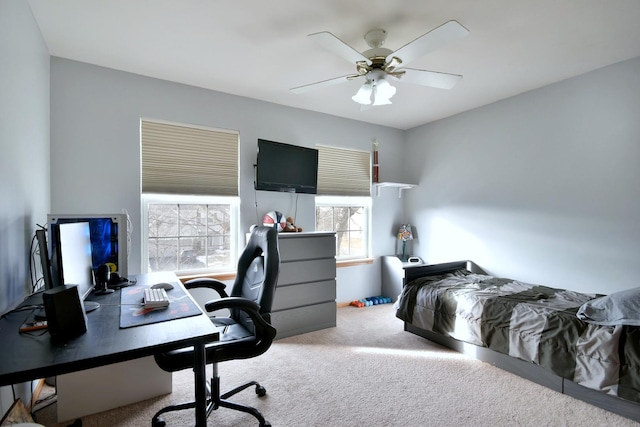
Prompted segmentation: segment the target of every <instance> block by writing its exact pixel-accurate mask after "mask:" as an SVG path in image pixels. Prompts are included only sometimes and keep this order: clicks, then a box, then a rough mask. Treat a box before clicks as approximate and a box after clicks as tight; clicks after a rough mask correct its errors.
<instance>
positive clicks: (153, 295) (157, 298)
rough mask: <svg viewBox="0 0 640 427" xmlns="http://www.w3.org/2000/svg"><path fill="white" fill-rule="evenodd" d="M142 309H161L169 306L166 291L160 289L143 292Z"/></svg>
mask: <svg viewBox="0 0 640 427" xmlns="http://www.w3.org/2000/svg"><path fill="white" fill-rule="evenodd" d="M142 305H143V306H144V308H162V307H168V306H169V297H168V296H167V291H165V290H164V289H162V288H159V289H151V288H146V289H145V290H144V298H143V299H142Z"/></svg>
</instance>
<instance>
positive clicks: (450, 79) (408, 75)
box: [395, 68, 462, 89]
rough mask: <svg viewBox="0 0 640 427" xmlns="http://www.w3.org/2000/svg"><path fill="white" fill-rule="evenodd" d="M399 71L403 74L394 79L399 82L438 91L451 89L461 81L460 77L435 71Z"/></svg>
mask: <svg viewBox="0 0 640 427" xmlns="http://www.w3.org/2000/svg"><path fill="white" fill-rule="evenodd" d="M400 70H402V71H404V74H403V75H401V76H395V77H396V78H398V79H399V80H400V81H401V82H405V83H413V84H418V85H422V86H430V87H435V88H438V89H451V88H453V87H454V86H455V85H456V84H457V83H458V82H459V81H460V80H462V76H460V75H458V74H448V73H438V72H436V71H427V70H415V69H413V68H401V69H400ZM400 70H398V71H400Z"/></svg>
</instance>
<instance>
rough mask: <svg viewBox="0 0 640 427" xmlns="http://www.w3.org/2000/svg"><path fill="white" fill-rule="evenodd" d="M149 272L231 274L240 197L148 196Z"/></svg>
mask: <svg viewBox="0 0 640 427" xmlns="http://www.w3.org/2000/svg"><path fill="white" fill-rule="evenodd" d="M143 202H144V212H145V213H146V215H145V219H146V220H147V223H146V224H145V226H144V229H145V230H146V231H147V237H146V239H145V241H146V242H147V250H146V251H145V254H146V255H145V258H144V259H147V260H148V267H147V271H180V272H197V271H199V270H207V271H230V270H232V269H233V267H234V265H235V263H236V258H235V255H234V254H236V253H237V242H236V240H237V239H236V237H235V236H236V235H237V233H236V232H235V230H237V229H238V227H237V224H236V223H237V220H236V218H237V216H238V214H237V210H238V206H237V205H238V203H237V198H229V197H204V196H199V197H193V196H175V195H164V194H163V195H159V194H145V195H144V196H143Z"/></svg>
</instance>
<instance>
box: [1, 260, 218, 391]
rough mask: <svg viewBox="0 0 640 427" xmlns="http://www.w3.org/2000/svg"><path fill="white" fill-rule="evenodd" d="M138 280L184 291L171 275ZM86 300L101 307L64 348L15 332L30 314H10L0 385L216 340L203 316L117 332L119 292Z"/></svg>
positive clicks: (4, 327) (4, 324)
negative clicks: (179, 288) (166, 284)
mask: <svg viewBox="0 0 640 427" xmlns="http://www.w3.org/2000/svg"><path fill="white" fill-rule="evenodd" d="M136 279H137V280H138V283H137V285H136V286H149V285H151V284H154V283H158V282H171V283H174V285H175V286H182V284H180V282H179V281H178V279H177V277H176V276H175V275H174V274H173V273H150V274H143V275H139V276H137V277H136ZM88 300H93V301H97V302H99V303H100V308H98V309H97V310H95V311H92V312H90V313H87V332H86V333H85V334H83V335H81V336H79V337H77V338H73V339H71V340H69V341H67V342H66V343H63V344H58V343H53V342H52V341H51V336H50V335H49V333H48V332H44V333H42V332H43V331H35V332H32V333H23V334H21V333H20V332H18V329H19V327H20V325H22V323H23V322H24V321H25V319H27V317H28V316H29V315H30V314H31V311H30V310H26V311H17V312H12V313H8V314H7V315H5V318H3V319H0V343H1V345H2V351H0V385H9V384H16V383H20V382H25V381H30V380H33V379H39V378H47V377H51V376H55V375H61V374H66V373H69V372H76V371H80V370H83V369H88V368H95V367H98V366H104V365H108V364H111V363H116V362H123V361H125V360H131V359H137V358H139V357H144V356H150V355H153V354H154V353H158V352H160V351H166V350H170V349H175V348H181V347H188V346H193V345H196V344H202V343H205V342H210V341H215V340H217V339H219V334H218V332H217V330H216V329H215V327H214V326H213V324H212V323H211V321H210V320H209V318H208V317H207V316H206V315H205V314H204V313H203V314H201V315H198V316H193V317H187V318H184V319H176V320H171V321H166V322H161V323H154V324H149V325H142V326H136V327H133V328H127V329H120V327H119V323H120V307H119V306H120V291H115V292H114V293H112V294H108V295H102V296H95V295H92V296H91V297H90V298H89V299H88ZM27 303H28V300H27Z"/></svg>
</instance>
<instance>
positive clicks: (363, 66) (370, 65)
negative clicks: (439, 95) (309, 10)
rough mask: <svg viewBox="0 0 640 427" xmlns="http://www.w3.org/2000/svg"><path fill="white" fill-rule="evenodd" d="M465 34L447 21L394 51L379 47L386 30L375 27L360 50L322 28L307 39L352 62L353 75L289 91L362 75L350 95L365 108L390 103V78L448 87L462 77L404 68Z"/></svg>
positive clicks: (391, 89)
mask: <svg viewBox="0 0 640 427" xmlns="http://www.w3.org/2000/svg"><path fill="white" fill-rule="evenodd" d="M467 34H469V30H467V29H466V28H465V27H463V26H462V25H460V23H458V22H457V21H448V22H445V23H444V24H442V25H441V26H439V27H437V28H435V29H433V30H431V31H429V32H428V33H426V34H423V35H422V36H420V37H418V38H417V39H415V40H414V41H412V42H410V43H408V44H406V45H404V46H403V47H401V48H400V49H398V50H396V51H395V52H394V51H391V50H390V49H387V48H384V47H382V45H383V44H384V42H385V40H386V37H387V32H386V31H385V30H383V29H375V30H371V31H369V32H367V34H365V36H364V39H365V41H366V42H367V44H368V45H369V47H370V48H371V49H369V50H367V51H365V52H362V53H360V52H358V51H357V50H355V49H354V48H352V47H351V46H349V45H348V44H346V43H345V42H343V41H342V40H340V39H339V38H337V37H336V36H334V35H333V34H331V33H330V32H327V31H323V32H320V33H314V34H309V38H310V39H312V40H313V41H314V42H316V43H318V44H319V45H320V46H322V47H324V48H325V49H327V50H329V51H330V52H333V53H335V54H336V55H338V56H341V57H342V58H344V59H346V60H347V61H349V62H352V63H355V65H356V74H350V75H347V76H341V77H335V78H333V79H329V80H323V81H320V82H316V83H311V84H307V85H304V86H299V87H295V88H292V89H291V91H292V92H293V93H303V92H306V91H308V90H312V89H318V88H321V87H324V86H329V85H334V84H338V83H343V82H346V81H350V80H355V79H360V78H364V80H365V81H364V83H363V84H362V86H361V87H360V89H359V90H358V93H356V94H355V95H354V96H353V97H352V99H353V100H354V101H355V102H357V103H359V104H361V105H362V106H363V107H364V106H367V105H386V104H391V97H392V96H393V95H395V93H396V88H395V87H393V86H391V84H390V83H389V81H388V79H389V77H391V78H393V79H398V80H401V81H404V82H407V83H413V84H419V85H423V86H430V87H435V88H440V89H451V88H453V87H454V86H455V85H456V83H458V81H460V79H462V76H460V75H457V74H449V73H440V72H436V71H427V70H417V69H413V68H405V66H406V65H407V64H409V63H410V62H411V61H413V60H415V59H418V58H420V57H422V56H424V55H426V54H427V53H429V52H432V51H434V50H436V49H439V48H441V47H443V46H445V45H447V44H449V43H451V42H453V41H455V40H458V39H460V38H462V37H464V36H466V35H467Z"/></svg>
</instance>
